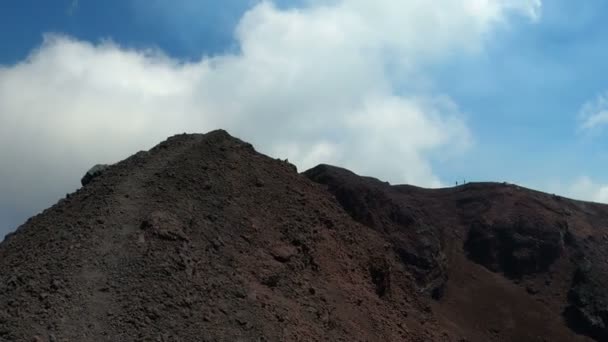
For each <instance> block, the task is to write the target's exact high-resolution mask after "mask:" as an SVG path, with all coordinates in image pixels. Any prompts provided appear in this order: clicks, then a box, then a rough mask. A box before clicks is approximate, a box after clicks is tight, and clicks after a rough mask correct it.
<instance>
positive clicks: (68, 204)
mask: <svg viewBox="0 0 608 342" xmlns="http://www.w3.org/2000/svg"><path fill="white" fill-rule="evenodd" d="M606 227H608V208H607V207H606V206H603V205H599V204H591V203H584V202H577V201H571V200H567V199H563V198H559V197H555V196H550V195H547V194H543V193H539V192H535V191H532V190H527V189H523V188H519V187H516V186H512V185H505V184H495V183H479V184H468V185H465V186H461V187H457V188H451V189H438V190H429V189H421V188H416V187H411V186H391V185H389V184H387V183H383V182H381V181H378V180H376V179H373V178H366V177H360V176H357V175H355V174H353V173H351V172H349V171H347V170H344V169H339V168H335V167H331V166H319V167H316V168H314V169H312V170H309V171H307V172H305V173H304V174H298V173H297V171H296V170H295V167H293V165H291V164H289V163H287V162H284V161H280V160H274V159H271V158H268V157H266V156H264V155H261V154H258V153H257V152H255V150H254V149H253V147H252V146H251V145H249V144H247V143H244V142H242V141H240V140H238V139H235V138H233V137H231V136H229V135H228V134H227V133H226V132H223V131H215V132H211V133H209V134H205V135H179V136H175V137H172V138H170V139H168V140H167V141H165V142H163V143H161V144H160V145H158V146H156V147H155V148H153V149H152V150H150V151H148V152H140V153H138V154H136V155H134V156H133V157H131V158H129V159H127V160H125V161H122V162H120V163H118V164H115V165H112V166H110V167H108V168H106V169H104V171H103V172H102V173H100V174H99V175H97V176H96V177H95V178H93V179H91V180H89V181H88V182H87V185H86V186H85V187H83V188H82V189H80V190H79V191H77V192H76V193H74V194H71V195H70V196H69V198H66V199H64V200H61V201H60V202H59V203H57V204H56V205H55V206H53V207H52V208H50V209H48V210H46V211H45V212H44V213H42V214H40V215H38V216H36V217H33V218H32V219H30V220H29V221H28V222H27V223H26V224H24V225H23V226H21V227H20V228H19V229H18V230H17V232H16V233H15V234H12V235H11V236H9V237H8V238H7V239H6V240H5V241H4V242H2V243H1V244H0V341H33V340H41V341H47V340H50V339H53V340H56V341H147V340H150V341H591V340H593V339H595V340H597V341H602V340H605V339H606V324H607V322H608V320H607V318H608V317H607V315H606V312H607V303H608V301H607V300H606V298H608V296H607V292H606V288H608V287H607V285H608V280H607V279H606V278H607V277H606V274H607V273H606V270H607V269H608V268H607V267H606V262H607V260H608V242H607V241H606V239H605V236H606V235H607V234H608V231H606Z"/></svg>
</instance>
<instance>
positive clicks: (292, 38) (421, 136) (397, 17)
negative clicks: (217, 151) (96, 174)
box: [0, 0, 540, 215]
mask: <svg viewBox="0 0 608 342" xmlns="http://www.w3.org/2000/svg"><path fill="white" fill-rule="evenodd" d="M171 5H172V6H173V5H174V4H173V3H171ZM539 10H540V1H538V0H529V1H527V0H520V1H516V0H513V1H492V0H459V1H455V0H442V1H432V2H431V1H426V0H425V1H422V0H412V1H389V0H379V1H368V0H349V1H346V0H345V1H336V0H333V1H320V0H319V1H317V0H311V1H309V2H308V3H307V5H306V7H303V8H300V9H290V10H281V9H278V8H276V7H275V6H274V5H273V4H272V3H270V2H261V3H259V4H257V5H256V6H254V7H253V8H252V9H251V10H250V11H248V12H247V13H246V14H245V15H244V17H243V18H242V19H241V21H240V24H239V25H238V27H237V29H236V39H237V42H238V44H239V46H240V52H239V53H238V54H226V55H220V56H215V57H211V58H202V59H201V60H199V61H196V62H188V63H185V62H180V61H178V60H175V59H172V58H169V57H167V56H164V55H163V54H162V52H160V51H153V50H151V51H140V50H128V49H124V48H121V47H120V46H117V45H115V44H113V43H112V42H102V43H99V44H91V43H89V42H84V41H78V40H74V39H70V38H68V37H64V36H60V35H59V36H58V35H50V36H47V37H46V38H45V41H44V44H43V45H42V46H41V47H40V48H39V49H38V50H36V51H35V52H33V53H32V54H31V56H29V58H28V59H27V60H25V61H23V62H21V63H19V64H17V65H13V66H6V67H3V68H0V143H1V144H2V146H10V148H2V149H0V160H2V164H3V167H2V168H0V179H2V183H0V194H2V195H0V208H3V209H4V210H6V211H12V210H21V209H23V208H35V209H40V208H41V207H43V206H46V205H48V204H49V202H50V201H52V200H53V198H55V197H56V196H59V195H61V194H62V193H65V192H66V191H67V190H68V189H70V188H73V187H75V186H76V185H77V183H78V180H79V178H80V176H81V174H82V173H83V172H84V171H85V170H86V169H87V168H88V167H89V166H91V165H92V164H95V163H98V162H113V161H117V160H119V159H121V158H124V157H126V156H127V155H129V154H131V153H133V152H135V151H136V150H138V149H144V148H149V147H151V146H152V145H154V144H155V143H157V142H159V141H160V140H162V139H164V138H165V137H166V136H168V135H172V134H175V133H179V132H183V131H189V132H201V131H208V130H211V129H215V128H225V129H228V130H229V131H230V132H231V133H233V134H235V135H237V136H239V137H241V138H243V139H245V140H249V141H251V142H252V143H254V144H255V145H256V146H257V147H258V148H259V149H260V150H261V151H263V152H266V153H270V154H273V155H276V156H277V157H279V156H280V157H287V158H289V159H290V160H291V161H293V162H295V163H296V164H297V165H298V166H299V167H300V169H305V168H308V167H311V166H314V165H315V164H317V163H320V162H329V163H335V164H341V165H344V166H346V167H350V168H352V169H353V170H354V171H356V172H360V173H364V174H371V175H374V176H376V177H379V178H382V179H386V180H389V181H392V182H403V181H406V182H410V183H415V184H418V185H425V186H438V185H439V184H440V180H439V179H438V177H437V176H436V175H435V174H434V173H433V171H432V168H431V164H430V161H429V155H431V154H437V153H454V152H458V151H462V150H463V149H464V148H466V146H467V145H468V144H469V142H470V138H469V132H468V129H467V127H466V123H465V121H464V119H463V115H462V113H460V111H459V110H458V107H457V105H456V104H454V103H453V102H452V101H451V100H450V99H449V98H448V97H447V96H445V95H442V94H433V93H429V92H428V90H425V89H418V90H417V91H412V92H408V93H403V92H399V91H398V90H397V89H401V88H402V87H401V86H402V85H404V84H405V85H407V83H408V81H409V80H418V79H424V78H425V76H424V67H425V66H426V65H428V64H429V63H438V62H441V60H443V59H445V58H449V57H450V56H452V55H454V54H470V53H475V52H478V51H479V50H480V49H482V48H483V45H484V42H485V41H486V40H488V39H490V37H491V35H492V32H493V30H494V29H495V28H496V27H497V26H500V25H504V24H506V23H507V22H508V19H509V18H510V16H511V15H512V14H517V13H519V14H523V15H525V16H528V17H530V18H532V19H537V18H538V13H539ZM395 75H399V77H398V80H396V77H395ZM409 88H411V89H416V87H415V86H412V85H409ZM409 88H408V89H409ZM1 214H2V213H0V215H1Z"/></svg>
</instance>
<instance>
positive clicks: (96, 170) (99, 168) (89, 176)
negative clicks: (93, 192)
mask: <svg viewBox="0 0 608 342" xmlns="http://www.w3.org/2000/svg"><path fill="white" fill-rule="evenodd" d="M108 166H109V165H106V164H97V165H95V166H93V167H92V168H91V169H89V171H87V173H85V174H84V176H83V177H82V179H81V180H80V184H82V186H85V185H87V184H89V183H90V182H91V181H92V180H93V179H95V178H97V177H99V175H101V174H102V173H103V171H105V169H107V168H108Z"/></svg>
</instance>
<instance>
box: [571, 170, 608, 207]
mask: <svg viewBox="0 0 608 342" xmlns="http://www.w3.org/2000/svg"><path fill="white" fill-rule="evenodd" d="M566 193H567V195H568V196H571V197H572V198H576V199H582V200H587V201H593V202H599V203H608V184H600V183H598V182H595V181H593V180H592V179H591V178H589V177H586V176H583V177H580V178H579V179H577V180H576V181H575V182H574V183H572V184H571V185H570V186H569V187H568V189H567V192H566Z"/></svg>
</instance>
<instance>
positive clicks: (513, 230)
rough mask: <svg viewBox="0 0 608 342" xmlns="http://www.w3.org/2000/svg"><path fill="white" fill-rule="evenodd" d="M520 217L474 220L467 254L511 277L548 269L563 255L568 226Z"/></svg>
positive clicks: (466, 242)
mask: <svg viewBox="0 0 608 342" xmlns="http://www.w3.org/2000/svg"><path fill="white" fill-rule="evenodd" d="M545 224H546V223H531V222H528V221H524V220H523V219H521V218H519V219H517V220H515V221H514V222H497V223H493V224H487V223H482V222H475V223H474V224H473V225H472V226H471V227H470V229H469V232H468V236H467V239H466V241H465V243H464V249H465V251H466V253H467V256H468V257H469V258H470V259H471V260H473V261H474V262H476V263H479V264H481V265H483V266H485V267H487V268H488V269H490V270H492V271H494V272H501V273H504V274H505V275H506V276H507V277H509V278H521V277H523V276H525V275H531V274H536V273H542V272H546V271H547V270H548V268H549V267H550V266H551V265H552V264H553V263H554V262H555V261H556V260H557V259H558V258H559V257H560V255H561V253H562V251H563V248H564V233H565V230H564V229H563V228H562V227H559V226H558V225H555V228H553V229H547V228H548V227H541V226H539V225H545Z"/></svg>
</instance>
